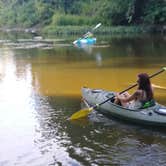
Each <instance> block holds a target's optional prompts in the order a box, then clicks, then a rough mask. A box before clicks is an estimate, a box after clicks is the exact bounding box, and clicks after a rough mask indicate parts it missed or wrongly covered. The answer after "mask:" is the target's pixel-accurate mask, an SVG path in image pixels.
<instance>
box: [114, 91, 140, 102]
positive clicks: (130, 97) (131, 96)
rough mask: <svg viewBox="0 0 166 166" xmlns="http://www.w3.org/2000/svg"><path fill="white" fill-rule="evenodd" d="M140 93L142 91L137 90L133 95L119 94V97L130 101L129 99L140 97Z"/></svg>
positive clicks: (121, 99) (124, 100)
mask: <svg viewBox="0 0 166 166" xmlns="http://www.w3.org/2000/svg"><path fill="white" fill-rule="evenodd" d="M139 95H140V91H139V90H137V91H136V92H134V93H133V94H132V95H130V96H128V97H125V96H123V95H119V94H117V98H118V99H119V100H120V101H122V102H129V101H132V100H134V99H136V98H138V96H139Z"/></svg>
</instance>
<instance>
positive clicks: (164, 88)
mask: <svg viewBox="0 0 166 166" xmlns="http://www.w3.org/2000/svg"><path fill="white" fill-rule="evenodd" d="M152 86H153V87H154V88H157V89H163V90H166V87H164V86H159V85H155V84H152Z"/></svg>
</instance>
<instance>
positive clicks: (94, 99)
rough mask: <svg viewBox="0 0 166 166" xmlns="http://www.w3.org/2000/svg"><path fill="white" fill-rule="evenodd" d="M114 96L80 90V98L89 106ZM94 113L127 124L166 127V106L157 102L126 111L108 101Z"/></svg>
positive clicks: (98, 90) (94, 90)
mask: <svg viewBox="0 0 166 166" xmlns="http://www.w3.org/2000/svg"><path fill="white" fill-rule="evenodd" d="M114 95H115V92H111V91H105V90H102V89H91V88H86V87H83V88H82V97H83V99H84V100H85V101H86V102H87V103H88V104H89V106H94V105H96V104H99V103H101V102H103V101H105V100H107V99H109V98H111V97H113V96H114ZM96 111H98V112H100V113H102V114H104V115H105V116H107V117H115V118H119V119H121V120H125V121H127V122H133V123H136V124H141V125H150V126H158V127H162V126H166V106H163V105H161V104H159V103H157V102H155V105H153V106H151V107H148V108H144V109H137V110H133V109H128V108H124V107H122V106H120V105H117V104H114V103H113V102H112V101H110V100H109V101H108V102H106V103H104V104H102V105H99V106H98V108H97V109H96Z"/></svg>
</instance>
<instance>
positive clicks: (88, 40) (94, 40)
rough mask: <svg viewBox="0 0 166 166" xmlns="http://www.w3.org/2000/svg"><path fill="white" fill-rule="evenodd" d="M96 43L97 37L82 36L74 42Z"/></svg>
mask: <svg viewBox="0 0 166 166" xmlns="http://www.w3.org/2000/svg"><path fill="white" fill-rule="evenodd" d="M95 43H96V38H80V39H77V40H75V41H74V42H73V44H87V45H91V44H95Z"/></svg>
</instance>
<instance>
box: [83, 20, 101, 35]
mask: <svg viewBox="0 0 166 166" xmlns="http://www.w3.org/2000/svg"><path fill="white" fill-rule="evenodd" d="M100 25H101V23H99V24H97V25H96V26H95V27H94V28H93V29H92V30H91V32H93V31H94V30H95V29H97V28H98V27H100ZM89 32H90V31H89ZM87 34H88V32H87V33H85V34H84V35H83V36H85V35H87Z"/></svg>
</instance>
